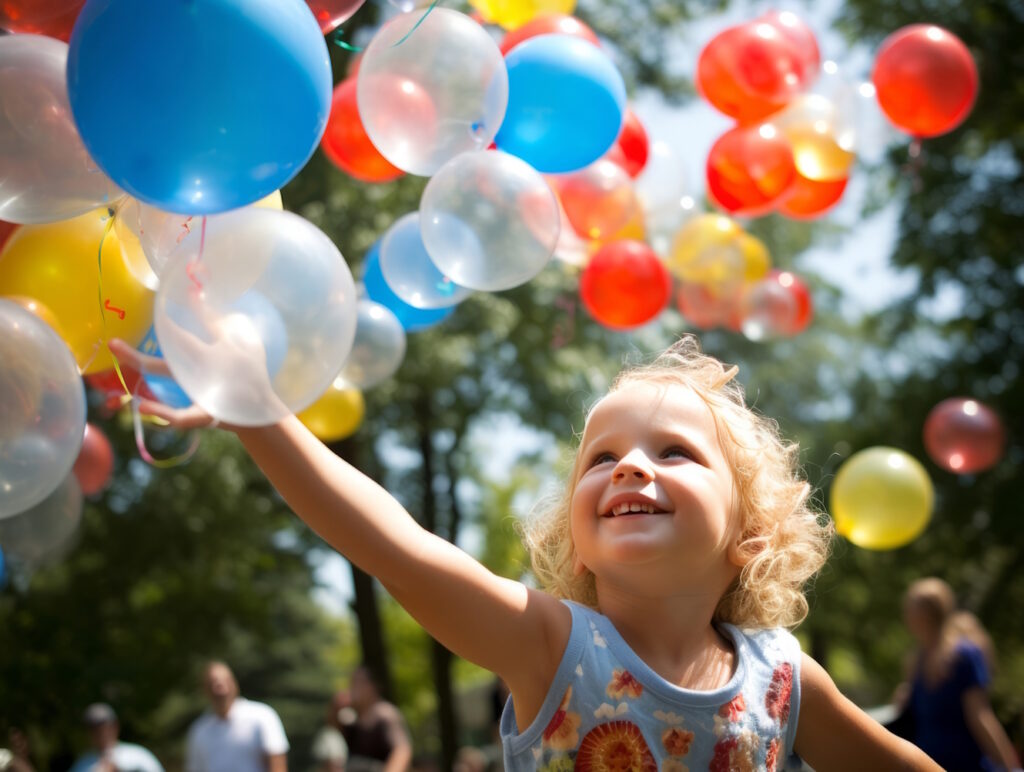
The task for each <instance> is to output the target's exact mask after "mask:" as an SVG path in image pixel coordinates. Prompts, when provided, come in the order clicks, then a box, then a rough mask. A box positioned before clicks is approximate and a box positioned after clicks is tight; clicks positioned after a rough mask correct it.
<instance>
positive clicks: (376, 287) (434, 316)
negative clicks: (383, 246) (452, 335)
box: [363, 241, 455, 332]
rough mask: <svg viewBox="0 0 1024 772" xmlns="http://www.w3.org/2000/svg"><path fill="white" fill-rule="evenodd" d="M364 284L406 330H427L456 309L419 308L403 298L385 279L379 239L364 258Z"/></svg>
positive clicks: (372, 297)
mask: <svg viewBox="0 0 1024 772" xmlns="http://www.w3.org/2000/svg"><path fill="white" fill-rule="evenodd" d="M363 286H364V288H365V289H366V296H367V297H368V298H369V299H370V300H373V301H375V302H377V303H380V304H381V305H382V306H384V307H385V308H387V309H388V310H389V311H391V313H393V314H394V315H395V317H396V318H397V319H398V321H399V322H401V324H402V327H404V328H405V331H406V332H417V331H419V330H425V329H428V328H430V327H433V326H434V325H435V324H438V323H440V322H442V321H444V320H445V319H447V318H448V317H449V316H451V315H452V313H453V312H454V311H455V307H454V306H449V307H447V308H417V307H416V306H411V305H409V304H408V303H406V302H405V301H404V300H402V299H401V298H400V297H398V295H396V294H395V291H394V290H393V289H391V287H389V286H388V283H387V282H386V281H385V280H384V274H383V273H381V270H380V242H379V241H378V242H377V243H376V244H374V245H373V246H372V247H370V251H369V252H367V253H366V257H364V258H363Z"/></svg>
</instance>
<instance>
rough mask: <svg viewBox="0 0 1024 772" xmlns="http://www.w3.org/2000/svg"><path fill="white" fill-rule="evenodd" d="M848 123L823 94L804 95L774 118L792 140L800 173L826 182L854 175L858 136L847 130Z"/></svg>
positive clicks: (772, 122)
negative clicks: (854, 152)
mask: <svg viewBox="0 0 1024 772" xmlns="http://www.w3.org/2000/svg"><path fill="white" fill-rule="evenodd" d="M851 118H852V117H851ZM844 121H846V119H844V118H843V117H842V116H840V115H839V114H838V111H837V109H836V106H835V105H834V104H833V103H832V100H830V99H828V98H827V97H824V96H822V95H820V94H804V95H801V96H799V97H797V98H796V99H794V100H793V101H792V102H791V103H790V104H789V106H788V107H787V108H786V109H785V110H783V111H782V112H780V113H779V114H778V115H775V116H773V117H772V119H771V125H772V126H774V127H775V128H776V129H778V130H779V131H780V132H782V135H783V136H784V137H785V138H786V139H787V140H789V144H790V147H791V148H792V152H793V163H794V164H795V165H796V170H797V173H798V174H800V175H801V176H803V177H806V178H807V179H809V180H814V181H816V182H825V181H834V180H844V179H846V178H847V177H849V175H850V167H851V166H852V165H853V161H854V154H853V140H854V133H853V131H852V129H844Z"/></svg>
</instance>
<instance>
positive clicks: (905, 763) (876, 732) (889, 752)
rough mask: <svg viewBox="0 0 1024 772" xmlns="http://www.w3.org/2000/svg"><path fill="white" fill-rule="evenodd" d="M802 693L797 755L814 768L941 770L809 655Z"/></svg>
mask: <svg viewBox="0 0 1024 772" xmlns="http://www.w3.org/2000/svg"><path fill="white" fill-rule="evenodd" d="M800 693H801V697H800V716H799V723H798V725H797V732H796V744H795V748H794V750H795V751H796V752H797V754H798V755H799V756H800V758H802V759H803V760H804V761H806V762H807V763H808V764H810V765H811V766H812V767H814V768H815V769H827V770H830V772H832V771H835V772H844V771H845V770H850V772H857V771H859V770H865V769H870V770H872V772H889V771H890V770H891V772H898V771H902V770H922V771H923V770H929V772H930V771H932V770H936V771H940V770H941V769H942V768H941V767H940V766H939V765H938V764H936V763H935V762H934V761H932V760H931V759H930V758H928V756H927V754H925V753H924V751H922V750H920V749H919V748H917V747H915V746H914V745H911V744H910V743H909V742H907V741H906V740H901V739H900V738H899V737H896V735H894V734H891V733H890V732H889V731H887V730H886V729H885V728H884V727H883V726H882V725H881V724H878V723H877V722H875V721H874V720H873V719H871V718H870V717H869V716H868V715H867V714H865V713H864V712H863V711H862V710H861V709H860V708H858V707H857V706H856V705H854V704H853V703H852V702H851V701H850V700H848V699H847V698H846V697H845V696H843V694H842V693H841V692H840V691H839V689H838V688H836V685H835V684H834V683H833V682H832V679H831V678H830V677H829V675H828V673H826V672H825V669H824V668H823V667H821V665H819V664H818V663H817V662H815V661H814V660H813V659H811V658H810V657H809V656H807V655H806V654H804V655H803V660H802V665H801V667H800Z"/></svg>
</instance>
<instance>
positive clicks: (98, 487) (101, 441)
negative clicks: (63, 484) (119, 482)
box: [71, 423, 114, 496]
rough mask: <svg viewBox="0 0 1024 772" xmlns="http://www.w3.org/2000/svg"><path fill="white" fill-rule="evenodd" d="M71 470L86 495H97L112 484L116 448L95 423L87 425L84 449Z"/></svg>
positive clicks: (83, 443)
mask: <svg viewBox="0 0 1024 772" xmlns="http://www.w3.org/2000/svg"><path fill="white" fill-rule="evenodd" d="M71 471H72V472H73V473H74V475H75V477H77V478H78V484H79V486H80V487H81V488H82V493H83V494H85V495H86V496H95V495H96V494H97V493H100V492H101V491H102V490H103V489H104V488H106V487H107V485H109V484H110V476H111V475H112V474H113V473H114V449H113V448H112V447H110V440H108V439H107V435H105V434H104V433H103V431H102V430H101V429H100V428H99V427H97V426H96V425H95V424H88V423H87V424H86V425H85V438H84V439H83V441H82V449H81V450H80V451H79V452H78V458H77V459H75V464H74V466H73V467H71Z"/></svg>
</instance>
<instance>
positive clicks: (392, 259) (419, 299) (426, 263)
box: [380, 212, 472, 308]
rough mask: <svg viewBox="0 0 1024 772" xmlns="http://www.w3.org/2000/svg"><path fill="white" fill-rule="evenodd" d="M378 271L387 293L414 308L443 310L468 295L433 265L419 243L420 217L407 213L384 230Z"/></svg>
mask: <svg viewBox="0 0 1024 772" xmlns="http://www.w3.org/2000/svg"><path fill="white" fill-rule="evenodd" d="M380 271H381V274H383V276H384V280H385V281H386V282H387V283H388V286H389V287H390V288H391V290H392V291H393V292H394V293H395V294H396V295H398V297H400V298H401V299H402V300H403V301H405V302H406V303H408V304H409V305H411V306H415V307H416V308H445V307H447V306H454V305H458V304H459V303H461V302H462V301H463V300H465V299H466V298H467V297H469V295H470V294H471V293H472V290H471V289H469V288H468V287H463V286H462V285H460V284H456V283H455V282H454V281H453V280H452V279H451V277H449V276H445V275H444V274H443V273H442V272H441V271H440V269H438V267H437V266H436V265H435V264H434V262H433V260H431V258H430V253H429V252H427V248H426V245H425V244H424V243H423V233H422V231H421V229H420V215H419V213H418V212H410V213H409V214H407V215H405V216H404V217H400V218H399V219H398V220H396V221H395V222H394V224H393V225H392V226H391V227H390V228H388V231H387V233H385V234H384V238H383V239H381V243H380Z"/></svg>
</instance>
